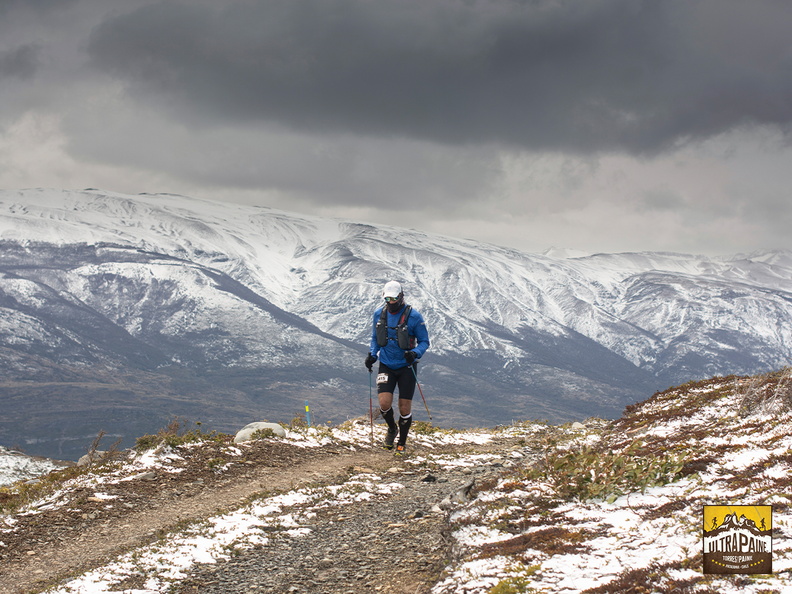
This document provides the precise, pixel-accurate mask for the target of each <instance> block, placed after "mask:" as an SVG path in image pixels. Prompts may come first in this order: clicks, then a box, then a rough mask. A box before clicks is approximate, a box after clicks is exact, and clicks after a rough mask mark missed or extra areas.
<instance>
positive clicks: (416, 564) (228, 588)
mask: <svg viewBox="0 0 792 594" xmlns="http://www.w3.org/2000/svg"><path fill="white" fill-rule="evenodd" d="M487 470H488V469H485V468H479V469H477V470H476V471H471V470H470V469H464V470H459V469H457V470H448V471H444V470H442V469H433V470H432V471H415V470H402V469H401V468H391V469H390V470H389V472H388V473H387V474H385V475H384V476H382V479H383V480H384V481H387V482H388V483H391V484H396V485H400V487H399V488H397V490H396V491H395V492H394V493H393V494H390V495H387V496H379V497H377V498H376V499H375V500H373V501H366V502H361V503H358V504H356V505H354V506H346V507H341V508H337V509H333V508H326V509H325V510H323V511H322V512H321V513H320V514H318V515H317V516H316V517H313V518H311V520H310V521H309V522H307V523H306V524H303V525H302V526H301V527H305V528H308V529H309V530H310V532H309V533H308V534H307V535H303V536H297V537H293V536H290V535H288V534H285V533H281V534H275V535H273V536H272V538H271V540H270V542H269V543H267V544H266V545H264V546H260V547H257V548H256V549H254V550H252V551H249V552H246V553H244V554H242V555H239V556H236V557H234V558H232V559H231V560H229V561H226V562H223V563H222V564H220V565H208V566H202V567H201V568H200V569H198V570H196V571H194V572H193V573H192V575H191V576H190V578H189V579H188V580H185V581H184V582H183V583H182V584H181V587H180V588H178V589H177V590H176V591H177V592H179V593H181V594H187V593H190V594H192V593H195V594H197V593H199V592H201V593H204V592H206V593H214V594H223V593H239V594H243V593H250V592H284V593H309V592H312V593H313V592H315V593H325V594H336V593H337V594H347V593H348V594H359V593H361V592H383V593H387V592H392V593H404V594H407V593H410V594H417V593H424V592H429V591H430V590H431V588H432V586H433V585H434V584H435V583H437V581H438V580H439V578H440V574H441V572H442V570H443V568H444V567H445V566H446V565H447V564H448V560H449V557H450V546H451V543H450V540H449V538H448V535H447V533H446V526H447V522H446V520H447V510H448V508H449V507H450V505H449V503H450V501H449V500H450V499H460V500H461V499H462V498H464V497H465V494H466V493H467V492H468V491H469V490H470V488H471V487H472V486H473V485H474V483H475V482H476V480H482V479H483V478H484V477H485V475H486V474H487Z"/></svg>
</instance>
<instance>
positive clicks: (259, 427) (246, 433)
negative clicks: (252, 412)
mask: <svg viewBox="0 0 792 594" xmlns="http://www.w3.org/2000/svg"><path fill="white" fill-rule="evenodd" d="M265 429H271V430H272V432H273V433H274V434H275V435H277V436H279V437H286V429H284V428H283V427H282V426H281V425H279V424H278V423H265V422H257V423H250V424H249V425H245V426H244V427H242V429H240V430H239V431H237V434H236V436H234V443H242V442H243V441H250V439H251V438H252V437H253V434H254V433H255V432H256V431H263V430H265Z"/></svg>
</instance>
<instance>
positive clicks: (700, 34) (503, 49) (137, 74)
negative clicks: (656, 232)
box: [90, 0, 792, 152]
mask: <svg viewBox="0 0 792 594" xmlns="http://www.w3.org/2000/svg"><path fill="white" fill-rule="evenodd" d="M790 22H792V3H788V2H781V1H775V0H755V1H752V2H750V3H746V2H744V1H743V0H700V1H694V0H665V1H662V2H661V1H657V0H645V1H640V0H586V1H580V0H560V1H555V0H534V1H527V0H526V1H518V0H478V1H477V0H467V1H463V0H432V1H431V2H425V1H424V0H420V1H419V0H376V1H371V0H257V1H235V2H223V3H213V2H208V3H205V4H203V3H200V2H189V3H186V2H185V3H180V2H174V1H168V2H161V3H157V4H152V5H149V6H146V7H143V8H140V9H137V10H134V11H132V12H129V13H128V14H124V15H121V16H117V17H115V18H112V19H110V20H107V21H106V22H104V23H103V24H102V25H101V26H100V27H98V28H97V29H96V30H95V32H94V35H93V36H92V40H91V43H90V52H91V54H92V57H93V60H94V61H95V63H96V64H98V65H99V66H100V67H101V68H102V69H104V70H105V71H106V72H110V73H113V74H114V75H116V76H118V77H120V78H121V79H123V80H126V81H127V82H128V83H129V85H130V88H131V90H132V91H133V92H134V93H135V94H136V96H137V97H139V98H140V97H149V98H151V99H154V98H156V99H157V100H158V101H161V102H164V104H165V105H167V104H171V105H179V110H181V112H180V113H181V114H182V115H183V116H185V117H187V116H192V117H194V118H195V117H198V118H209V119H216V118H221V119H227V120H242V121H246V120H270V121H278V122H281V123H285V124H287V125H289V126H292V127H295V128H300V129H304V130H311V131H348V132H352V133H357V134H369V135H382V134H385V135H397V136H408V137H415V138H423V139H429V140H433V141H439V142H444V143H466V142H502V143H507V144H511V145H516V146H521V147H526V148H531V149H561V150H575V151H588V150H620V149H629V150H637V151H647V152H653V151H657V150H662V149H663V148H667V147H668V146H669V145H671V144H673V143H678V142H680V141H684V140H688V139H696V138H703V137H707V136H711V135H715V134H718V133H720V132H723V131H726V130H728V129H731V128H734V127H736V126H739V125H742V124H749V123H765V124H776V125H782V126H784V127H787V126H788V124H789V121H790V119H792V43H790V39H792V36H790V35H789V28H788V25H789V23H790Z"/></svg>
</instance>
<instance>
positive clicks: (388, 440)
mask: <svg viewBox="0 0 792 594" xmlns="http://www.w3.org/2000/svg"><path fill="white" fill-rule="evenodd" d="M398 434H399V428H398V427H394V428H393V429H391V428H390V427H388V432H387V433H386V434H385V443H384V444H382V447H383V448H385V449H386V450H392V449H393V441H394V440H395V439H396V436H397V435H398Z"/></svg>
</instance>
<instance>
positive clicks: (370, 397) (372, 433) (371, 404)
mask: <svg viewBox="0 0 792 594" xmlns="http://www.w3.org/2000/svg"><path fill="white" fill-rule="evenodd" d="M373 374H374V371H373V370H372V369H369V420H370V422H371V445H374V404H373V401H372V396H371V378H372V376H373Z"/></svg>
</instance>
